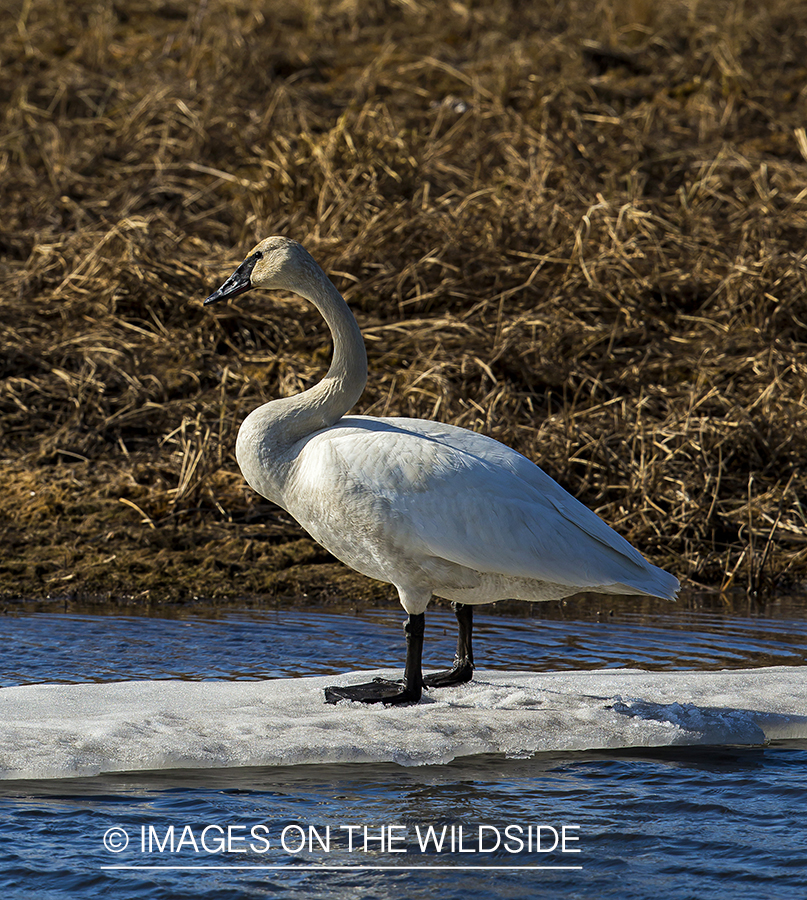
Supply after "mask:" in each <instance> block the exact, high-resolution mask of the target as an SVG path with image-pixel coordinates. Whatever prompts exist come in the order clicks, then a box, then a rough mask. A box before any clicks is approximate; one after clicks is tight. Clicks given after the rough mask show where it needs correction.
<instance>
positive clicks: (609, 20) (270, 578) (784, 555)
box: [0, 0, 807, 600]
mask: <svg viewBox="0 0 807 900" xmlns="http://www.w3.org/2000/svg"><path fill="white" fill-rule="evenodd" d="M124 10H125V12H124ZM0 15H2V17H3V19H2V21H3V28H2V30H1V31H0V61H1V62H2V65H1V66H0V97H2V105H0V112H1V113H2V117H3V128H2V132H0V198H2V208H3V211H4V216H3V221H2V223H0V251H2V262H1V263H0V273H1V274H2V284H3V290H2V295H0V334H1V335H2V345H3V354H2V356H1V357H0V414H1V415H0V462H1V463H2V467H0V473H1V474H0V478H2V482H1V483H2V491H0V502H2V504H3V506H4V507H5V509H4V513H5V515H4V525H3V526H2V535H3V543H4V546H5V547H6V553H5V554H4V559H3V560H0V594H2V595H5V596H7V597H8V596H43V595H45V594H53V595H62V594H72V595H75V596H85V595H87V596H88V595H107V596H122V595H130V596H143V597H149V598H151V599H153V600H160V599H164V598H170V597H174V598H177V597H179V598H182V597H188V596H191V595H193V594H202V595H206V596H212V597H238V596H253V597H265V596H275V595H286V594H299V593H300V592H306V591H309V592H315V593H316V595H317V596H322V595H323V593H326V592H327V591H328V590H331V591H336V592H339V591H343V587H340V586H344V585H348V586H349V587H347V588H344V590H350V591H355V590H357V589H358V588H357V585H358V582H353V581H351V580H350V579H347V580H345V576H344V573H343V571H342V570H341V568H340V567H339V566H337V565H336V564H334V563H333V562H332V561H330V560H329V559H328V557H327V555H325V554H324V553H322V552H321V551H319V550H318V549H317V548H316V547H315V546H314V545H312V544H311V542H310V541H308V540H307V539H306V538H304V536H302V534H301V532H300V531H299V530H298V529H297V528H296V526H295V525H294V524H293V523H291V522H289V520H288V519H287V517H286V516H285V515H284V514H281V513H279V512H278V511H277V510H275V509H273V508H270V507H269V505H268V504H266V503H264V502H263V501H262V500H261V499H260V498H258V497H256V496H255V495H253V494H251V493H250V492H249V491H248V489H246V488H245V486H244V485H243V482H242V480H241V478H240V475H239V474H238V471H237V467H236V464H235V460H234V458H233V454H232V448H233V444H234V437H235V433H236V431H237V427H238V424H239V422H240V420H241V418H242V417H243V416H244V414H245V413H246V412H247V411H248V410H250V409H251V408H252V407H254V406H255V405H257V404H258V403H259V402H261V401H263V400H266V399H269V398H271V397H273V396H278V395H281V394H288V393H292V392H295V391H298V390H300V389H302V388H304V387H306V386H307V385H309V384H311V383H312V382H313V381H315V380H317V379H318V378H319V377H321V374H322V373H323V371H324V369H325V367H326V366H327V362H328V354H329V344H328V340H327V334H326V332H325V330H324V325H323V323H322V322H320V321H319V319H318V317H317V314H316V313H315V312H314V311H313V310H312V309H310V308H309V307H308V306H307V305H306V304H305V303H304V302H303V301H300V300H297V299H293V298H279V297H272V298H269V297H266V296H259V295H255V296H253V295H247V297H246V298H244V299H243V301H242V302H239V303H238V305H237V306H233V307H229V308H226V309H223V310H221V311H220V312H218V313H215V314H214V313H211V312H210V311H204V310H202V308H201V305H200V301H201V300H202V299H203V298H204V297H205V296H206V294H207V293H209V291H210V290H211V289H212V288H214V287H215V286H217V285H218V283H219V282H220V280H221V279H222V278H223V277H224V276H225V275H226V274H228V273H229V271H230V270H231V268H232V267H233V265H234V264H235V263H237V262H238V259H239V257H240V256H241V255H243V254H244V253H245V252H246V251H247V250H248V249H249V248H250V247H251V246H252V244H254V243H255V242H256V241H257V240H258V239H259V238H260V237H263V236H265V235H267V234H270V233H278V232H280V233H286V234H289V235H290V236H293V237H296V238H298V239H300V240H302V241H303V242H304V243H305V244H306V246H307V247H308V249H309V250H310V251H311V252H312V253H313V254H314V255H315V256H316V257H317V258H318V259H319V260H320V262H321V263H322V265H323V266H324V268H325V269H326V270H327V271H328V272H330V273H331V275H332V277H333V278H334V281H335V282H336V284H337V285H338V286H339V287H340V289H341V290H342V291H343V293H344V294H345V296H346V297H347V299H348V301H349V302H350V304H351V306H352V308H353V309H354V310H355V312H356V314H357V317H358V318H359V321H360V324H361V325H362V328H363V330H364V333H365V335H366V337H367V342H368V350H369V356H370V368H371V374H370V384H369V387H368V390H367V392H366V394H365V396H364V398H363V400H362V406H361V411H363V412H369V413H375V414H392V415H395V414H402V415H415V416H424V417H435V418H439V419H442V420H444V421H448V422H454V423H457V424H460V425H463V426H465V427H468V428H473V429H477V430H480V431H484V432H486V433H488V434H491V435H493V436H494V437H496V438H498V439H500V440H503V441H505V442H507V443H509V444H511V445H513V446H514V447H516V448H517V449H518V450H520V451H521V452H523V453H525V454H526V455H527V456H530V457H531V458H533V459H535V460H536V461H537V462H539V463H540V464H541V465H542V466H543V467H544V468H545V469H546V470H547V471H548V472H549V473H550V474H552V475H553V476H554V477H555V478H557V479H558V480H559V481H560V482H561V483H562V484H563V485H564V486H565V487H567V488H568V489H569V490H570V491H572V492H573V493H574V494H576V495H577V496H579V497H580V498H581V499H582V500H583V501H584V502H586V503H587V504H589V505H590V506H592V507H593V508H595V509H596V510H597V511H598V512H599V513H600V515H602V516H603V517H604V518H605V519H606V520H607V521H609V522H610V523H611V524H613V525H614V526H615V527H616V528H617V529H618V530H619V531H620V532H621V533H622V534H624V535H625V536H626V537H628V538H629V539H630V540H631V541H632V542H634V543H635V544H636V545H637V546H638V547H640V548H641V549H642V551H643V552H645V553H646V554H647V555H648V556H650V557H651V558H652V559H653V561H654V562H657V563H658V564H661V565H664V566H666V567H668V568H670V569H671V570H672V571H674V572H676V573H677V574H679V575H681V576H683V577H686V578H687V579H689V581H690V583H692V584H696V585H697V584H708V585H710V586H714V587H722V588H724V589H731V588H742V589H746V590H749V591H751V592H752V593H755V594H759V593H761V592H768V591H770V590H772V589H774V588H776V587H787V586H792V585H793V584H800V583H802V582H803V581H804V578H805V573H806V572H807V545H806V544H805V537H806V536H807V520H806V519H805V511H804V509H803V505H802V502H801V501H800V498H802V497H803V496H804V494H805V478H807V470H806V467H805V466H804V465H802V463H803V462H804V461H805V459H807V440H806V439H805V429H804V423H805V421H807V416H805V412H807V410H805V395H806V391H807V377H806V375H807V364H806V363H805V361H804V359H805V355H804V349H805V339H806V336H807V330H806V329H807V324H806V323H807V300H805V284H806V283H807V262H806V261H807V254H805V248H804V246H803V243H804V235H805V226H807V132H805V123H807V88H805V84H807V4H805V3H804V2H803V0H796V2H787V3H785V2H784V0H773V2H770V3H764V4H763V3H751V2H745V3H742V2H728V0H725V2H724V0H714V2H710V0H703V2H695V0H690V2H683V0H681V2H671V3H666V4H652V3H649V2H645V0H634V2H630V3H626V2H617V0H601V2H599V3H594V4H591V3H587V2H583V0H568V2H536V3H529V4H526V3H519V2H515V0H513V2H505V0H490V2H486V3H472V2H470V0H469V2H465V0H457V2H452V3H451V4H431V3H426V2H421V0H399V2H392V0H389V2H382V0H365V2H361V3H359V2H353V0H344V2H331V3H328V2H324V0H320V2H317V0H308V2H305V0H299V2H294V0H287V2H284V3H268V4H267V3H263V2H257V0H256V2H249V0H209V2H207V0H200V2H188V3H185V2H181V0H178V2H158V0H138V2H135V3H127V4H122V5H115V4H114V3H111V2H102V0H99V2H97V3H95V4H71V3H67V2H62V3H60V2H58V0H56V2H53V0H49V2H47V3H46V2H44V0H21V2H18V3H16V4H14V3H11V4H9V3H7V4H6V6H5V12H4V13H2V14H0ZM367 589H368V590H369V588H367ZM382 593H383V591H382Z"/></svg>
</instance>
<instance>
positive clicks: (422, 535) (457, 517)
mask: <svg viewBox="0 0 807 900" xmlns="http://www.w3.org/2000/svg"><path fill="white" fill-rule="evenodd" d="M327 436H328V439H327V455H328V457H329V459H330V461H329V463H328V468H329V469H330V470H331V471H332V472H335V473H338V475H337V478H336V481H337V482H338V484H339V486H340V487H339V488H337V485H336V482H335V483H334V485H333V489H337V490H340V489H341V488H344V487H345V486H352V487H350V490H352V491H354V492H355V491H357V490H360V491H362V492H366V491H369V492H371V493H372V495H373V496H374V497H375V498H377V500H378V503H376V504H375V505H374V506H373V507H372V508H373V509H375V510H376V513H375V515H377V516H380V517H383V518H385V519H386V520H387V521H384V522H377V523H375V525H374V526H373V527H374V528H378V527H379V526H380V527H382V528H386V529H389V530H390V531H391V532H395V533H396V535H397V539H398V541H399V542H402V543H403V544H404V549H405V550H408V551H409V552H410V553H411V554H412V556H413V558H414V557H417V556H431V557H436V558H439V559H444V560H448V561H450V562H453V563H456V564H458V565H462V566H466V567H468V568H470V569H473V570H475V571H480V572H491V573H498V574H501V575H504V576H509V577H516V578H528V579H535V580H539V581H550V582H555V583H558V584H566V585H573V586H575V587H577V588H581V589H583V588H586V587H591V588H594V587H597V586H600V585H608V584H627V585H632V586H635V587H636V589H637V590H639V591H647V592H652V593H661V594H662V595H664V596H668V595H671V594H672V593H674V590H675V588H676V587H677V582H676V580H675V579H674V578H673V577H672V576H669V575H666V573H662V572H661V570H659V569H656V568H655V567H654V566H651V565H650V564H649V563H648V562H647V561H646V560H645V559H644V558H643V557H642V555H641V554H640V553H639V552H638V551H637V550H635V549H634V548H633V547H632V546H631V545H630V544H629V543H628V542H627V541H626V540H625V539H624V538H622V537H620V536H619V535H618V534H617V533H616V532H615V531H613V530H612V529H611V528H609V527H608V525H606V524H605V522H603V521H602V519H600V518H599V517H598V516H597V515H595V514H594V513H593V512H591V510H589V509H588V508H587V507H585V506H583V504H581V503H579V502H578V501H577V500H575V499H574V498H573V497H572V496H571V495H570V494H568V493H567V492H566V491H564V490H563V488H561V487H560V485H558V484H557V482H555V481H553V480H552V479H551V478H550V477H549V476H548V475H547V474H546V473H545V472H543V471H542V470H541V469H539V468H538V467H537V466H536V465H534V464H533V463H532V462H530V461H529V460H528V459H526V458H525V457H523V456H521V455H520V454H518V453H516V452H515V451H514V450H512V449H510V448H509V447H506V446H505V445H504V444H500V443H499V442H498V441H494V440H493V439H491V438H487V437H485V436H483V435H478V434H475V433H474V432H469V431H466V430H465V429H460V428H454V427H452V426H446V425H441V424H439V423H432V422H425V421H423V420H418V419H408V420H407V419H386V420H379V419H369V418H367V419H365V418H363V417H358V416H357V417H349V418H345V419H343V420H342V422H340V424H339V426H337V427H336V428H332V429H329V430H328V433H327ZM322 450H323V447H322V446H321V445H320V447H319V451H320V452H321V451H322ZM321 458H322V457H321V456H320V459H321ZM343 502H345V503H347V502H349V500H348V499H347V498H343ZM368 508H369V507H368ZM659 576H666V579H667V581H666V582H665V583H659ZM662 582H663V579H662Z"/></svg>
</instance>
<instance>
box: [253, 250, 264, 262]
mask: <svg viewBox="0 0 807 900" xmlns="http://www.w3.org/2000/svg"><path fill="white" fill-rule="evenodd" d="M252 258H253V259H254V260H255V262H257V261H258V260H259V259H263V251H262V250H256V251H255V252H254V253H253V254H252Z"/></svg>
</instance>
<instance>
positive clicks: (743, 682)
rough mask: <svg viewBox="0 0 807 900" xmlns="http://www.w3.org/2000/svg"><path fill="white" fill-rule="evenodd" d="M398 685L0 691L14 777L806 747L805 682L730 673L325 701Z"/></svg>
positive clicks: (766, 672)
mask: <svg viewBox="0 0 807 900" xmlns="http://www.w3.org/2000/svg"><path fill="white" fill-rule="evenodd" d="M393 674H394V673H392V672H389V671H383V672H382V671H376V672H355V673H352V674H349V675H342V676H327V677H317V678H282V679H275V680H268V681H262V682H255V681H248V682H245V681H238V682H222V681H218V682H211V681H194V682H190V681H128V682H116V683H112V684H69V685H61V684H60V685H52V684H44V685H27V686H24V687H10V688H4V689H2V690H0V777H2V778H7V779H8V778H60V777H66V776H79V775H81V776H85V775H93V774H99V773H102V772H121V771H134V770H155V769H166V768H188V767H202V768H224V767H232V766H274V765H298V764H305V763H343V762H370V761H372V762H396V763H400V764H401V765H406V766H413V765H426V764H439V763H446V762H449V761H450V760H453V759H456V758H457V757H462V756H469V755H473V754H479V753H499V754H505V755H508V756H516V757H527V756H531V755H532V754H534V753H540V752H546V751H568V750H595V749H598V750H599V749H614V748H628V747H665V746H683V745H726V744H731V745H743V744H744V745H758V744H762V743H764V742H765V741H769V740H774V739H783V738H798V739H805V738H807V666H805V667H772V668H763V669H741V670H733V671H719V672H689V671H686V672H644V671H638V670H634V669H600V670H597V671H583V672H561V673H540V674H532V673H523V672H499V671H484V670H481V671H477V672H476V674H475V677H474V680H473V681H472V682H471V683H469V684H467V685H462V686H460V687H455V688H444V689H441V690H432V691H430V692H429V693H428V694H427V695H425V696H424V699H423V701H422V702H421V703H420V704H418V705H417V706H410V707H400V708H385V707H383V706H375V705H373V706H366V705H362V704H359V703H351V702H348V701H344V702H342V703H339V704H338V705H337V706H331V705H328V704H326V703H325V701H324V698H323V688H324V687H325V686H326V685H329V684H334V683H340V684H348V683H355V682H359V681H364V680H367V679H368V678H370V677H373V676H375V675H386V676H388V677H389V676H391V675H393Z"/></svg>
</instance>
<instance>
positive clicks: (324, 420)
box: [285, 260, 367, 437]
mask: <svg viewBox="0 0 807 900" xmlns="http://www.w3.org/2000/svg"><path fill="white" fill-rule="evenodd" d="M312 262H313V260H312ZM295 292H296V293H298V294H300V296H301V297H305V299H306V300H310V301H311V302H312V303H313V304H314V306H316V308H317V309H318V310H319V311H320V313H321V314H322V317H323V318H324V319H325V322H326V323H327V325H328V328H329V329H330V331H331V337H332V338H333V359H332V360H331V365H330V368H329V369H328V371H327V373H326V375H325V377H324V378H323V379H322V381H320V382H319V384H316V385H314V387H312V388H309V389H308V390H307V391H303V393H302V394H297V395H296V396H294V397H291V398H288V399H287V400H286V401H285V404H286V408H287V409H288V408H289V407H293V408H294V409H295V410H296V411H297V413H298V414H299V427H301V428H302V429H303V430H302V432H300V433H299V437H303V436H304V435H306V434H311V433H312V432H314V431H319V430H320V429H322V428H328V427H329V426H331V425H333V424H334V423H335V422H338V421H339V419H341V418H342V416H343V415H344V414H345V413H346V412H348V410H350V409H351V407H353V406H354V405H355V404H356V403H357V402H358V400H359V397H361V394H362V391H363V390H364V387H365V385H366V384H367V352H366V350H365V347H364V339H363V338H362V336H361V331H360V330H359V325H358V322H357V321H356V319H355V318H354V316H353V313H352V312H351V311H350V308H349V307H348V305H347V303H345V300H344V298H343V297H342V295H341V294H340V293H339V291H337V289H336V288H335V287H334V286H333V284H332V283H331V281H330V279H329V278H328V277H327V276H326V275H325V273H324V272H323V271H322V269H320V268H319V266H316V270H307V271H306V272H305V274H304V275H303V277H302V278H301V283H300V285H299V286H295ZM289 400H290V401H293V403H289ZM290 424H291V423H290ZM296 424H297V423H295V425H296ZM295 430H297V429H295Z"/></svg>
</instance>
